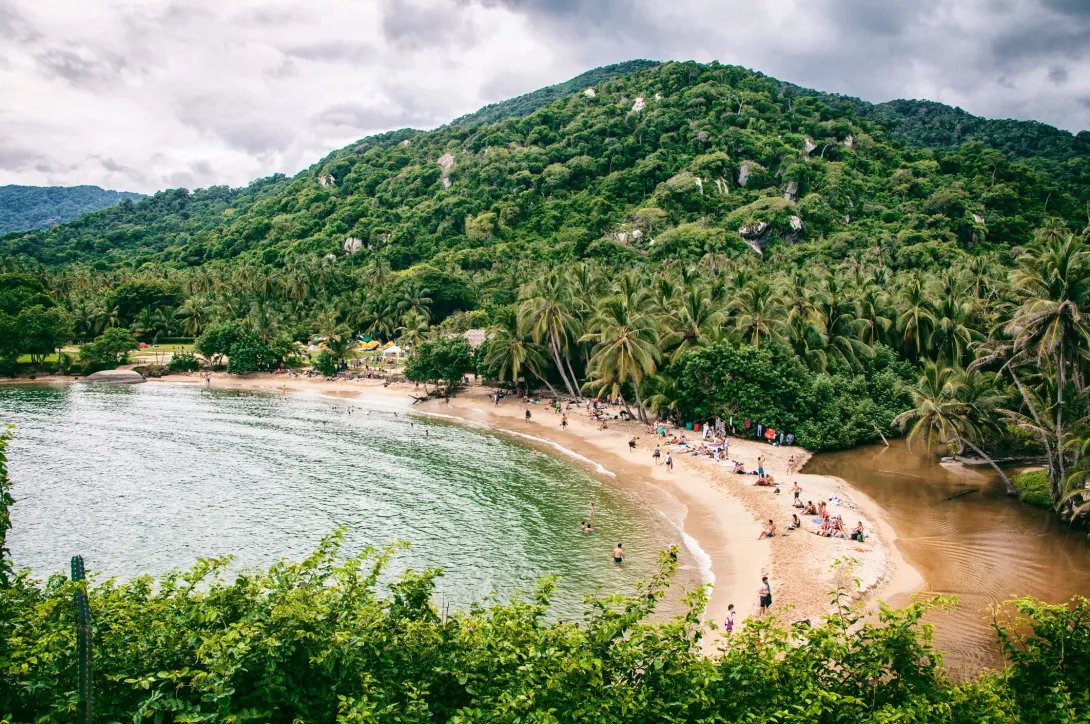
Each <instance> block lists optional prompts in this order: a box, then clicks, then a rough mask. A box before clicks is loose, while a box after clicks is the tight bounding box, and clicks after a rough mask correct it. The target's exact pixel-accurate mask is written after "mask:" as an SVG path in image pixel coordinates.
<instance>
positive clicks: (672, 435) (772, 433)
mask: <svg viewBox="0 0 1090 724" xmlns="http://www.w3.org/2000/svg"><path fill="white" fill-rule="evenodd" d="M500 398H501V395H500V394H496V395H495V397H494V399H495V401H496V404H499V400H500ZM523 401H524V402H525V403H526V404H527V407H526V412H525V418H526V420H527V421H529V420H530V418H531V415H530V411H529V409H530V408H529V404H530V403H531V400H530V399H529V398H528V397H524V400H523ZM603 402H604V403H605V404H604V405H603ZM619 404H621V402H620V401H619V400H608V399H607V400H604V401H600V400H598V399H593V400H586V401H585V402H582V403H573V402H570V401H563V400H554V401H553V402H552V403H551V404H550V407H549V409H550V411H551V412H554V413H556V414H557V415H559V416H560V428H561V429H562V430H567V429H568V426H569V422H568V415H569V414H570V413H571V412H572V410H573V407H574V409H578V408H580V407H582V408H585V411H586V414H587V416H588V418H590V419H591V420H593V421H596V422H598V429H600V430H601V429H608V428H607V420H609V419H610V418H612V419H614V420H616V419H620V418H621V415H620V414H619V413H618V414H613V415H611V414H610V411H609V410H608V409H607V407H606V405H619ZM624 419H626V420H627V419H630V416H625V418H624ZM669 427H671V424H670V423H668V422H666V421H659V422H657V423H655V424H653V425H649V426H648V427H647V433H648V434H649V435H654V436H657V437H658V438H659V440H660V442H659V444H656V445H655V447H654V450H653V451H652V453H651V458H652V460H653V463H654V464H655V465H663V464H665V466H666V470H667V471H668V472H673V470H674V458H673V454H674V453H675V452H676V453H679V454H680V453H689V454H690V455H691V456H693V457H704V458H710V459H712V460H714V461H715V462H717V463H719V464H724V465H727V466H728V467H729V468H730V469H731V471H732V472H733V473H735V474H739V475H753V476H756V481H755V482H754V483H753V485H755V486H758V487H766V488H771V489H772V492H773V494H779V493H780V484H779V483H778V482H777V481H776V479H775V477H774V476H773V475H772V474H771V472H770V471H768V470H766V468H765V465H766V461H765V457H764V456H763V455H760V456H758V457H757V461H756V463H757V464H756V469H755V470H747V469H746V466H745V463H743V462H742V461H741V460H731V459H730V457H729V456H730V437H729V434H734V435H738V434H739V431H738V429H737V428H736V427H735V424H734V419H733V418H729V419H728V420H727V421H723V420H721V419H718V418H717V419H716V420H714V421H710V422H708V423H707V424H703V425H696V426H694V428H695V429H692V430H691V433H692V434H694V436H695V435H696V434H698V435H699V437H698V438H697V439H695V440H694V439H690V437H689V435H688V434H687V433H689V432H690V430H688V429H686V428H676V429H675V431H674V432H671V431H670V430H669ZM742 430H743V431H744V432H743V433H742V434H746V433H747V432H748V431H752V434H753V436H754V437H755V438H756V439H758V440H764V441H765V442H768V443H770V444H772V445H775V446H780V445H792V444H794V441H795V436H794V435H792V434H789V433H785V432H783V431H777V430H775V429H773V428H769V427H766V426H765V425H763V424H760V423H756V424H754V423H753V422H752V421H751V420H749V419H745V420H744V421H743V422H742ZM638 440H639V438H638V437H637V436H634V435H633V436H631V437H629V439H628V441H627V444H628V450H629V452H635V451H636V450H637V448H638V442H637V441H638ZM799 463H800V460H799V459H798V458H796V456H795V455H790V456H788V459H787V462H786V465H785V468H786V474H787V475H789V476H793V475H795V474H796V473H797V472H798V468H799ZM790 492H791V493H792V497H793V500H792V503H791V505H792V507H794V508H795V509H796V511H798V512H793V513H792V514H791V519H790V521H789V522H788V523H787V525H786V529H787V530H788V531H799V530H806V527H805V525H804V523H803V519H802V518H800V514H801V515H802V516H804V517H805V516H815V520H814V523H815V524H818V527H817V529H816V530H811V531H808V532H812V533H814V534H816V535H818V536H820V537H825V538H842V539H851V540H854V541H857V542H859V543H862V542H863V541H864V540H865V537H866V535H865V530H864V526H863V522H862V521H859V522H858V523H857V524H856V526H855V528H853V529H852V530H850V531H848V530H846V528H845V526H844V522H843V518H842V517H841V516H840V515H834V514H832V513H830V511H829V509H828V508H829V505H830V504H837V505H839V504H840V500H839V499H838V498H836V497H835V496H834V497H833V498H831V499H830V500H829V502H828V503H827V502H826V501H824V500H823V501H820V502H819V504H818V505H814V504H813V502H811V501H807V503H806V504H803V502H802V498H801V494H802V492H803V490H802V488H801V487H800V486H799V484H798V482H794V483H792V487H791V490H790ZM593 521H594V519H593V504H592V505H591V518H590V521H589V522H588V521H586V520H584V521H582V522H581V523H580V532H581V533H594V532H595V531H594V527H593ZM777 535H779V533H778V528H777V525H776V521H775V520H774V519H771V518H770V519H769V520H768V522H767V524H765V525H764V526H762V528H761V532H760V534H759V535H758V537H757V540H765V539H772V538H775V537H777ZM612 555H613V561H614V563H615V564H621V563H623V562H624V560H625V551H624V547H623V546H622V545H621V544H620V543H618V544H617V545H616V546H615V547H614V548H613V551H612ZM671 555H672V556H673V557H674V559H675V560H676V558H677V553H676V547H675V548H674V549H672V551H671ZM757 596H758V601H757V603H758V612H757V615H758V616H759V617H760V616H764V615H765V614H767V613H768V611H769V609H770V608H771V606H772V587H771V584H770V583H769V580H768V576H763V577H762V578H761V585H760V587H759V588H758V590H757ZM734 617H735V609H734V604H730V605H729V606H728V607H727V616H726V619H725V620H724V630H725V631H726V633H728V634H729V633H730V632H731V631H733V629H734Z"/></svg>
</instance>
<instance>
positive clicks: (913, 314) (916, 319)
mask: <svg viewBox="0 0 1090 724" xmlns="http://www.w3.org/2000/svg"><path fill="white" fill-rule="evenodd" d="M897 300H898V304H899V306H900V311H899V313H898V315H897V332H898V333H899V334H900V335H901V352H902V353H903V354H904V355H905V356H906V357H910V358H911V359H917V360H918V359H920V358H922V357H923V355H924V352H925V351H926V350H927V346H926V342H927V340H928V338H929V337H930V334H931V328H932V325H933V324H934V321H935V317H934V315H933V314H932V311H931V300H930V295H929V294H928V292H927V289H926V287H925V285H924V282H923V280H922V279H921V278H920V276H919V275H918V274H913V275H912V276H911V277H909V279H908V282H907V283H906V284H905V285H904V286H902V287H901V289H900V290H899V292H898V296H897Z"/></svg>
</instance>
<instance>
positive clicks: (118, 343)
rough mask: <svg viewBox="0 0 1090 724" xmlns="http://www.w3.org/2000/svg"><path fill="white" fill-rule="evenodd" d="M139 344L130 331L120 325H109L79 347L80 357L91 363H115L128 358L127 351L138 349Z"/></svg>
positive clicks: (97, 364) (99, 364)
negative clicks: (98, 334)
mask: <svg viewBox="0 0 1090 724" xmlns="http://www.w3.org/2000/svg"><path fill="white" fill-rule="evenodd" d="M139 348H140V344H139V343H138V342H137V341H136V337H133V336H132V332H130V331H129V330H127V329H123V328H121V327H111V328H110V329H107V330H106V331H105V332H103V333H102V334H101V335H100V336H99V337H98V338H97V339H96V340H95V341H94V342H88V343H87V344H85V345H83V346H82V347H80V349H79V356H80V359H81V360H83V361H84V362H86V363H89V364H91V365H96V366H101V365H117V364H121V363H123V362H124V361H125V360H126V359H128V355H129V352H131V351H133V350H134V349H139Z"/></svg>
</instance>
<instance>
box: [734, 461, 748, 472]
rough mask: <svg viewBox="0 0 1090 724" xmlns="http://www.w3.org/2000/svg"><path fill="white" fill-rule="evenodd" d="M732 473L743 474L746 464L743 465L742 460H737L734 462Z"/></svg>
mask: <svg viewBox="0 0 1090 724" xmlns="http://www.w3.org/2000/svg"><path fill="white" fill-rule="evenodd" d="M734 474H735V475H745V474H746V466H745V464H744V463H742V461H740V460H739V461H738V462H736V463H734Z"/></svg>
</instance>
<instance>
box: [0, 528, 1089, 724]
mask: <svg viewBox="0 0 1090 724" xmlns="http://www.w3.org/2000/svg"><path fill="white" fill-rule="evenodd" d="M341 541H342V534H341V533H336V534H334V535H332V536H330V537H329V538H327V539H326V540H325V541H324V542H323V543H322V545H321V546H320V547H319V549H318V550H317V551H315V553H314V554H312V555H311V556H310V557H308V558H307V559H306V560H304V561H302V562H299V563H293V562H288V561H282V562H280V563H278V564H276V565H274V566H272V567H271V568H270V569H269V570H268V571H267V572H264V571H247V572H244V573H242V574H241V575H239V576H238V577H237V578H234V579H233V580H230V576H229V575H227V566H228V563H229V561H230V558H228V557H225V558H215V559H202V560H201V561H200V562H199V563H198V564H197V565H196V566H195V567H194V568H193V569H191V570H189V571H186V572H174V573H171V574H168V575H166V576H164V577H163V578H161V579H160V580H158V581H155V580H154V579H152V578H151V577H147V576H145V577H141V578H137V579H134V580H131V581H128V582H119V581H116V580H108V581H92V582H91V583H90V584H87V585H88V593H89V596H90V600H91V608H92V618H93V621H94V628H95V641H94V644H95V651H94V656H95V659H94V661H95V671H94V686H95V700H94V706H95V713H96V718H97V720H98V721H103V722H113V721H138V722H141V721H156V722H199V721H209V722H213V721H214V722H229V721H260V722H284V723H285V724H286V723H289V722H297V721H306V722H334V721H336V722H431V721H439V722H481V721H490V722H648V723H650V722H656V723H657V722H664V721H674V722H688V721H708V722H734V721H762V722H973V723H974V724H976V723H977V722H983V721H987V722H1061V721H1064V722H1067V721H1085V720H1086V719H1085V717H1086V716H1087V715H1088V713H1090V709H1088V700H1087V690H1086V686H1085V683H1086V682H1087V681H1090V636H1088V634H1087V622H1086V620H1085V619H1086V616H1087V614H1090V602H1088V601H1086V600H1085V599H1077V600H1075V601H1073V602H1072V606H1071V609H1070V610H1069V608H1068V607H1067V606H1049V605H1045V604H1042V603H1040V602H1037V601H1033V600H1031V599H1021V600H1019V601H1018V602H1017V604H1016V608H1017V610H1018V612H1019V615H1020V616H1021V620H1018V621H1012V623H1011V627H1010V628H1006V627H1002V628H999V629H998V632H999V635H1000V637H1001V641H1002V642H1003V645H1004V646H1005V648H1006V651H1007V653H1008V658H1009V660H1010V667H1009V668H1008V669H1007V670H1006V672H1005V676H1000V675H997V674H985V675H983V676H981V677H980V678H978V679H976V680H974V681H971V682H967V683H954V682H952V681H951V680H950V679H948V678H947V676H946V675H945V673H944V671H943V668H942V656H941V655H940V654H939V652H937V651H936V650H935V649H934V648H933V646H932V640H931V635H932V632H931V627H930V626H929V625H927V624H924V623H922V617H923V616H924V614H925V613H926V612H927V611H928V610H930V609H931V608H933V607H934V606H936V605H938V606H943V605H948V604H949V602H948V601H945V600H939V601H937V602H931V603H924V602H916V603H913V604H911V605H910V606H908V607H907V608H905V609H902V610H894V609H890V608H887V607H883V608H882V610H881V614H880V621H879V622H877V623H872V622H869V621H867V622H865V621H863V619H862V613H861V611H860V610H859V609H856V608H849V607H846V606H844V605H841V604H840V603H839V601H840V600H841V599H840V597H839V596H838V597H837V599H836V601H835V602H836V603H837V605H836V606H835V610H836V613H834V614H832V615H830V616H829V617H827V618H826V619H825V620H824V621H823V622H822V623H821V624H820V625H818V626H816V627H814V628H810V629H792V628H790V627H787V626H785V625H784V624H783V623H781V622H780V621H779V620H778V619H775V618H772V617H770V618H767V619H764V620H760V621H758V620H750V621H748V622H747V624H746V626H745V627H743V628H742V629H741V630H739V631H736V632H735V634H734V636H733V637H732V638H731V639H729V640H727V641H726V642H725V643H724V644H723V646H722V647H721V649H720V651H719V653H718V654H717V655H715V656H711V657H706V656H704V655H703V654H702V651H701V642H702V639H703V637H705V636H707V635H709V630H708V627H706V626H705V625H703V624H701V616H700V611H701V609H702V607H703V605H704V602H705V596H706V592H705V590H704V589H703V588H701V589H698V590H697V591H695V592H693V593H691V594H689V595H688V596H687V598H686V599H685V603H686V605H687V610H686V612H685V613H684V614H683V615H681V616H679V617H677V618H675V619H672V620H669V621H656V620H654V619H653V618H652V615H653V614H654V611H655V606H656V604H657V603H658V602H659V601H660V600H661V599H662V597H663V596H664V595H665V593H666V590H667V586H668V580H669V577H670V575H671V573H672V572H673V570H674V568H675V566H676V564H675V563H674V562H672V561H671V560H670V559H669V556H666V555H663V557H662V559H661V570H660V573H659V574H658V575H657V576H655V578H654V579H653V580H652V581H650V582H648V583H647V584H644V585H641V586H640V587H639V588H638V589H637V590H636V592H635V593H634V594H632V595H613V596H606V597H590V598H588V604H589V605H588V613H587V614H586V616H585V618H584V620H583V621H580V622H563V623H556V622H552V621H550V619H549V616H548V610H549V609H548V604H549V598H550V596H551V594H552V592H553V590H554V587H555V583H556V582H555V581H554V580H553V579H550V578H547V579H545V580H543V581H542V582H541V583H540V584H539V585H538V587H537V588H536V590H535V591H534V592H533V593H532V595H530V596H529V597H526V598H515V599H514V600H512V601H511V602H509V603H499V602H494V601H488V602H484V603H482V604H479V605H475V606H474V607H472V608H471V609H470V610H469V611H465V612H457V613H454V614H452V615H450V616H449V617H446V618H443V617H442V616H440V615H439V613H438V612H437V610H436V608H435V606H433V605H432V595H433V589H434V587H433V584H434V581H435V578H436V577H438V576H439V575H440V571H438V570H434V569H433V570H427V571H423V572H415V571H408V572H406V573H405V574H403V575H402V576H401V577H400V578H398V579H397V580H396V581H394V582H392V583H389V584H388V585H385V586H384V585H382V584H381V583H380V581H382V580H384V571H385V569H386V566H387V563H388V562H389V560H390V557H391V555H392V554H393V553H394V548H386V549H382V550H376V549H372V548H368V549H366V550H364V551H363V552H362V553H360V554H359V555H356V556H352V557H348V558H344V557H343V556H342V555H341ZM77 585H82V584H74V583H72V582H71V581H69V580H67V579H65V578H64V577H62V576H54V577H52V578H51V579H50V580H48V581H46V582H45V583H38V582H35V581H32V580H31V579H30V577H29V576H28V574H27V573H26V572H22V573H19V574H17V575H16V576H15V577H14V579H13V580H12V581H11V583H10V585H8V586H6V587H3V588H0V702H3V703H2V704H0V709H2V711H3V716H4V717H6V719H7V720H9V721H11V722H39V723H50V722H57V723H58V724H59V723H60V722H68V721H71V720H72V716H73V707H74V704H75V701H76V695H75V693H74V692H76V690H77V684H76V659H75V641H76V634H75V626H74V621H73V607H72V603H71V602H72V594H73V591H74V590H75V588H76V586H77ZM1016 631H1017V633H1016ZM1080 682H1081V683H1080Z"/></svg>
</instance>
